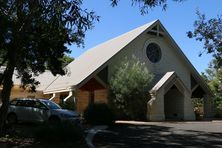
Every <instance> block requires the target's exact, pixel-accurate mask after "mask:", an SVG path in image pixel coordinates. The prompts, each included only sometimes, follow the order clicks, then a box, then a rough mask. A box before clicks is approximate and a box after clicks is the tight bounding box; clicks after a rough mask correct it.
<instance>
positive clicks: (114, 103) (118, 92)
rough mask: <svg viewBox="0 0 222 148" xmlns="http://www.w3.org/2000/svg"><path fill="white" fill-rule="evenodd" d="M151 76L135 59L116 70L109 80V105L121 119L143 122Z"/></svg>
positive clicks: (122, 64) (143, 65)
mask: <svg viewBox="0 0 222 148" xmlns="http://www.w3.org/2000/svg"><path fill="white" fill-rule="evenodd" d="M152 79H153V75H152V74H151V73H150V72H149V71H148V69H147V67H146V66H145V64H144V63H141V62H140V61H139V60H138V59H136V58H135V57H132V58H131V59H130V60H129V59H128V60H127V59H126V60H125V61H123V62H122V63H120V65H119V66H118V67H117V68H116V70H115V73H114V74H113V75H112V77H111V80H110V95H109V104H110V106H111V108H112V110H113V111H114V112H115V114H116V115H117V116H118V117H120V118H122V119H133V120H144V119H146V113H147V102H148V100H149V99H150V98H149V93H148V86H149V83H150V82H151V81H152Z"/></svg>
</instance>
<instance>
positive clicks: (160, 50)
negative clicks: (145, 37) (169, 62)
mask: <svg viewBox="0 0 222 148" xmlns="http://www.w3.org/2000/svg"><path fill="white" fill-rule="evenodd" d="M150 44H155V45H156V46H157V47H158V48H157V50H158V53H159V55H158V60H156V61H153V60H152V59H151V58H150V57H149V56H148V54H147V51H148V46H149V45H150ZM144 54H145V56H146V58H147V59H148V60H149V61H150V62H151V63H152V64H156V63H159V62H160V61H161V59H162V48H161V46H160V44H158V43H157V42H155V41H153V40H150V41H147V42H146V43H145V46H144Z"/></svg>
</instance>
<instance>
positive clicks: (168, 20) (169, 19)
mask: <svg viewBox="0 0 222 148" xmlns="http://www.w3.org/2000/svg"><path fill="white" fill-rule="evenodd" d="M83 1H84V4H83V6H84V8H87V9H89V10H94V11H95V12H96V14H97V15H99V16H100V21H99V22H97V23H95V24H94V26H95V27H94V28H93V29H92V30H89V31H87V32H86V38H85V47H84V48H82V47H77V46H75V45H72V46H71V47H70V49H71V50H72V53H71V56H72V57H75V58H76V57H78V56H79V55H81V54H82V53H83V52H84V51H86V50H87V49H90V48H92V47H94V46H96V45H98V44H100V43H102V42H104V41H107V40H109V39H111V38H114V37H116V36H118V35H121V34H123V33H125V32H128V31H130V30H132V29H134V28H136V27H139V26H141V25H143V24H146V23H148V22H151V21H153V20H156V19H159V20H160V21H161V22H162V24H163V25H164V26H165V28H166V29H167V30H168V32H169V33H170V34H171V36H172V37H173V38H174V40H175V41H176V42H177V44H178V45H179V46H180V48H181V49H182V51H183V52H184V54H185V55H186V56H187V57H188V59H189V60H190V61H191V63H193V65H194V67H195V68H196V69H197V70H198V71H199V72H203V71H204V70H205V69H206V68H207V67H208V63H209V61H210V60H211V55H206V54H203V55H202V56H201V57H198V54H199V52H200V51H201V50H202V49H203V48H202V47H203V46H202V44H201V43H199V42H197V41H195V40H194V39H189V38H188V37H187V35H186V32H187V31H190V30H193V23H194V20H195V19H197V16H196V10H197V9H198V10H200V12H203V13H206V16H207V18H211V17H216V16H217V15H218V14H222V7H221V6H222V0H213V2H212V0H204V1H203V0H186V1H185V2H183V3H177V2H172V1H171V0H168V1H169V2H168V7H167V10H166V11H162V8H160V7H156V8H154V9H152V10H150V11H149V13H148V14H146V15H141V14H140V12H139V9H138V6H131V0H120V2H119V4H118V6H117V7H114V8H113V7H111V6H110V0H99V1H98V0H97V1H96V0H83ZM86 62H87V61H86Z"/></svg>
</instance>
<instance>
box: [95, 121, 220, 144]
mask: <svg viewBox="0 0 222 148" xmlns="http://www.w3.org/2000/svg"><path fill="white" fill-rule="evenodd" d="M94 145H95V147H98V148H101V147H104V148H105V147H106V148H112V147H118V148H140V147H142V148H143V147H144V148H145V147H146V148H147V147H158V148H159V147H206V148H208V147H221V148H222V122H146V123H145V122H144V123H137V122H134V123H127V124H126V123H118V124H116V125H115V126H113V127H110V128H109V129H107V130H106V131H103V132H100V133H98V134H97V135H96V136H95V138H94Z"/></svg>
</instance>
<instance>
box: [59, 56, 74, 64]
mask: <svg viewBox="0 0 222 148" xmlns="http://www.w3.org/2000/svg"><path fill="white" fill-rule="evenodd" d="M74 60H75V59H74V58H73V57H70V56H69V55H64V56H63V58H62V63H63V65H62V67H65V66H67V65H68V64H69V63H71V62H72V61H74Z"/></svg>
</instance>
